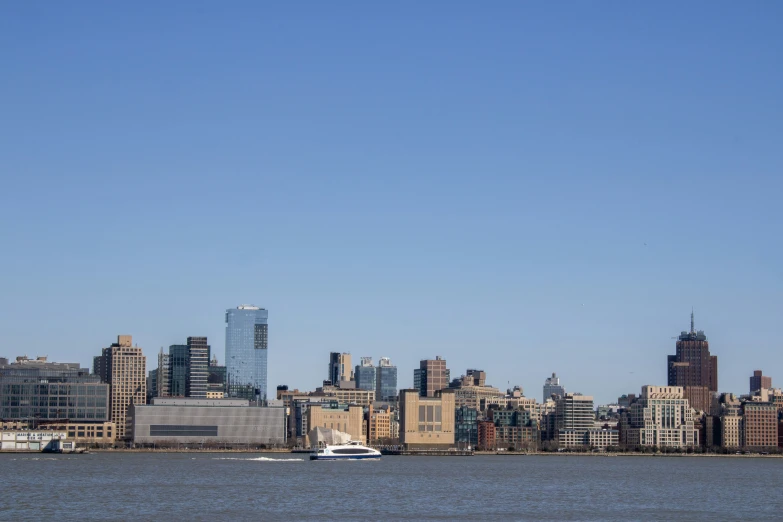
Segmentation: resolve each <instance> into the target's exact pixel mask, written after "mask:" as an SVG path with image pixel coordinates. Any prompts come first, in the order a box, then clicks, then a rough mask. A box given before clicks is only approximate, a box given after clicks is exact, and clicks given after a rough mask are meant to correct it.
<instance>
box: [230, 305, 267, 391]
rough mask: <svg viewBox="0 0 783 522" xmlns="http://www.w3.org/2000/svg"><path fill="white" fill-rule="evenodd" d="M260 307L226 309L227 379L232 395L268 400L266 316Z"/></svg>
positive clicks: (244, 306) (265, 312)
mask: <svg viewBox="0 0 783 522" xmlns="http://www.w3.org/2000/svg"><path fill="white" fill-rule="evenodd" d="M268 317H269V312H267V311H266V310H265V309H263V308H258V307H257V306H247V305H242V306H238V307H237V308H236V309H230V310H226V381H227V383H226V384H227V386H226V388H227V391H228V394H229V396H232V397H238V396H239V397H245V398H248V399H252V400H266V394H267V389H266V386H267V384H266V372H267V368H266V360H267V330H268V325H267V319H268Z"/></svg>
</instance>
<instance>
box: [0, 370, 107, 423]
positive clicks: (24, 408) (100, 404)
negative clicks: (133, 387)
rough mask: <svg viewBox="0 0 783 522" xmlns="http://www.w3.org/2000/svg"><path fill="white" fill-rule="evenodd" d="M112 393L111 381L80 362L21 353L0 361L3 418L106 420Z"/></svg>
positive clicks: (0, 398) (8, 419) (0, 394)
mask: <svg viewBox="0 0 783 522" xmlns="http://www.w3.org/2000/svg"><path fill="white" fill-rule="evenodd" d="M109 393H110V389H109V385H108V384H105V383H102V382H101V379H100V378H99V377H97V376H95V375H90V371H89V369H87V368H82V367H81V366H79V364H78V363H57V362H49V361H48V360H47V358H46V357H38V358H36V359H28V358H27V357H17V358H16V362H14V363H10V364H3V365H0V419H3V420H6V421H14V420H26V421H28V422H29V423H41V422H44V421H59V422H64V421H76V422H105V421H108V420H109ZM33 428H35V426H33Z"/></svg>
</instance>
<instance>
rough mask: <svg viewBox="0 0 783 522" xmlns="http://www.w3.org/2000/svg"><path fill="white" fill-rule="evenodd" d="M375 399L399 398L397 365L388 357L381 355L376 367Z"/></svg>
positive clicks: (391, 399)
mask: <svg viewBox="0 0 783 522" xmlns="http://www.w3.org/2000/svg"><path fill="white" fill-rule="evenodd" d="M375 400H376V401H394V400H397V367H396V366H392V363H391V359H389V358H388V357H381V360H380V361H379V362H378V367H377V368H376V369H375Z"/></svg>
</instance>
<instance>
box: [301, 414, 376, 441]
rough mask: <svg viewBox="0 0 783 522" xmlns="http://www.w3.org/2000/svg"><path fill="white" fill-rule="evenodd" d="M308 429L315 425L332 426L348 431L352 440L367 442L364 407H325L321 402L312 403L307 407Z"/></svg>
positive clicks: (335, 428)
mask: <svg viewBox="0 0 783 522" xmlns="http://www.w3.org/2000/svg"><path fill="white" fill-rule="evenodd" d="M306 415H307V429H308V431H309V430H312V429H313V428H315V427H319V426H320V427H322V428H330V429H334V430H337V431H342V432H343V433H348V434H349V435H350V436H351V440H358V441H361V442H363V443H366V442H367V437H366V433H367V430H366V428H365V427H364V408H362V407H361V406H357V405H354V404H352V405H350V406H348V408H347V409H342V408H324V407H323V406H322V405H320V404H311V405H310V406H309V407H308V408H307V414H306Z"/></svg>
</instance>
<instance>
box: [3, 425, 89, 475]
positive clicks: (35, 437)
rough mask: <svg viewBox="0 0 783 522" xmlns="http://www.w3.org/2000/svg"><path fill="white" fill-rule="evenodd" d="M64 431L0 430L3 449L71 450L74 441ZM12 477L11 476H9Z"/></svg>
mask: <svg viewBox="0 0 783 522" xmlns="http://www.w3.org/2000/svg"><path fill="white" fill-rule="evenodd" d="M67 439H68V436H67V434H66V433H65V432H64V431H48V430H35V431H29V430H22V431H0V450H2V451H70V450H73V449H74V446H73V442H72V441H68V440H67ZM9 478H10V477H9Z"/></svg>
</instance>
